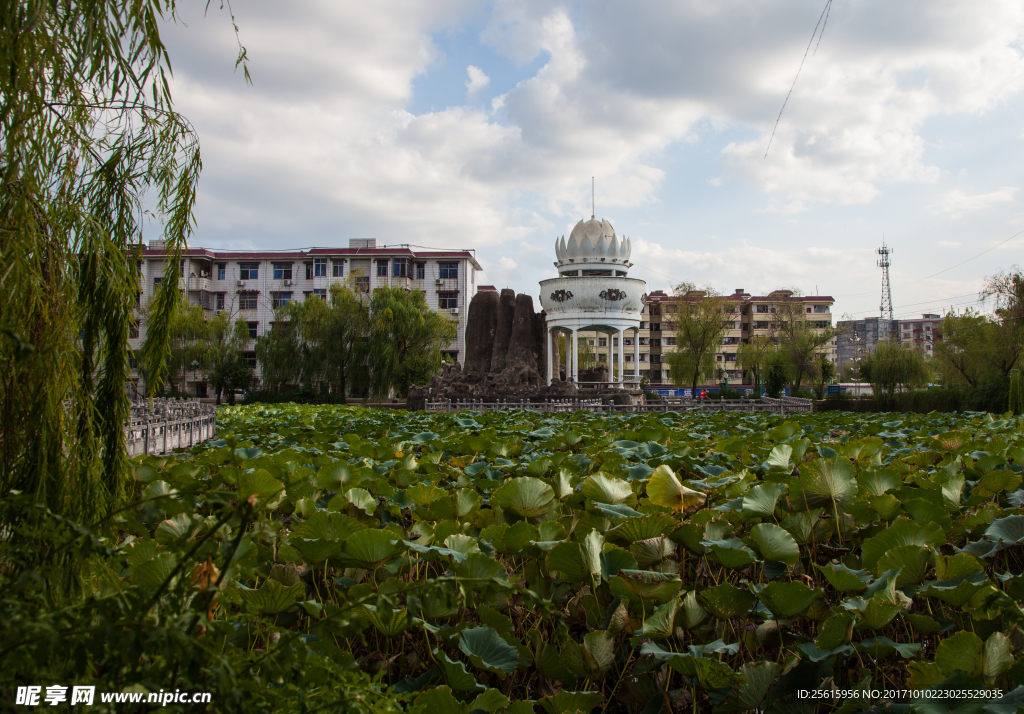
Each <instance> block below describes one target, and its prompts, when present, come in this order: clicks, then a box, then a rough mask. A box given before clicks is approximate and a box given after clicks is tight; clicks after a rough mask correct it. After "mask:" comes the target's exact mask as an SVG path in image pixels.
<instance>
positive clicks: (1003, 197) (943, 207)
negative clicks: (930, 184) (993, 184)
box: [930, 186, 1017, 245]
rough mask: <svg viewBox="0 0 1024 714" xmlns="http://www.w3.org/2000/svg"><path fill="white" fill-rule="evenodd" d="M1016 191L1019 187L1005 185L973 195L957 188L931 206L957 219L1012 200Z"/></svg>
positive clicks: (938, 213) (936, 211)
mask: <svg viewBox="0 0 1024 714" xmlns="http://www.w3.org/2000/svg"><path fill="white" fill-rule="evenodd" d="M1016 193H1017V189H1016V188H1014V187H1013V186H1003V187H1002V188H1000V189H997V190H995V191H992V192H991V193H978V194H975V195H973V196H972V195H970V194H967V193H964V192H963V191H961V190H960V189H955V190H953V191H948V192H947V193H945V194H943V196H942V200H941V201H940V202H939V203H938V204H936V205H934V206H930V208H931V210H932V213H934V214H935V215H943V216H946V217H948V218H952V219H956V218H960V217H962V216H964V215H965V214H967V213H974V212H975V211H984V210H987V209H989V208H992V207H993V206H995V205H998V204H1000V203H1007V202H1008V201H1012V200H1013V197H1014V194H1016ZM939 245H943V244H942V243H940V244H939Z"/></svg>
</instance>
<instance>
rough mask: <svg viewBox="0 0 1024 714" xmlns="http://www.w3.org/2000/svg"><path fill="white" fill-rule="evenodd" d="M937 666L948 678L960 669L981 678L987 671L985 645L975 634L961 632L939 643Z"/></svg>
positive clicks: (936, 655)
mask: <svg viewBox="0 0 1024 714" xmlns="http://www.w3.org/2000/svg"><path fill="white" fill-rule="evenodd" d="M935 664H937V665H939V668H940V669H941V670H942V673H943V674H944V675H946V676H947V677H948V676H950V675H951V674H953V672H955V671H956V670H958V669H959V670H963V671H964V672H966V673H967V674H969V675H971V676H972V677H980V676H981V675H982V673H983V672H984V671H985V643H984V642H983V641H982V639H981V638H980V637H978V636H977V635H976V634H974V633H973V632H968V631H965V630H961V631H960V632H957V633H956V634H955V635H953V636H951V637H947V638H946V639H944V640H943V641H942V642H940V643H939V646H938V647H937V648H936V650H935Z"/></svg>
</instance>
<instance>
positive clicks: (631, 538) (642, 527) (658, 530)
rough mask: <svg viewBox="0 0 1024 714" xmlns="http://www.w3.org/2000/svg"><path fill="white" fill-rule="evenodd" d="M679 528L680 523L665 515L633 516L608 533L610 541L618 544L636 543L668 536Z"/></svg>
mask: <svg viewBox="0 0 1024 714" xmlns="http://www.w3.org/2000/svg"><path fill="white" fill-rule="evenodd" d="M678 527H679V522H678V521H676V520H675V519H674V518H672V517H671V516H667V515H665V514H664V513H655V514H653V515H650V516H633V517H629V518H626V519H624V520H623V521H622V522H621V523H620V524H619V525H617V526H616V527H615V528H612V529H611V530H609V531H608V532H607V534H606V535H607V537H608V539H609V540H613V541H615V542H618V543H627V544H628V543H635V542H637V541H638V540H648V539H650V538H657V537H658V536H662V535H668V534H670V533H672V532H673V531H674V530H675V529H676V528H678Z"/></svg>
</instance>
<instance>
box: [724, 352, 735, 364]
mask: <svg viewBox="0 0 1024 714" xmlns="http://www.w3.org/2000/svg"><path fill="white" fill-rule="evenodd" d="M725 361H726V362H735V361H736V354H735V353H727V354H726V355H725Z"/></svg>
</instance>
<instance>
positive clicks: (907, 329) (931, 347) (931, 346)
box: [897, 313, 942, 359]
mask: <svg viewBox="0 0 1024 714" xmlns="http://www.w3.org/2000/svg"><path fill="white" fill-rule="evenodd" d="M941 322H942V316H941V315H935V314H931V313H926V314H923V315H921V318H920V319H915V320H898V321H897V323H898V325H899V336H900V342H902V343H904V344H907V345H910V346H912V347H914V348H915V349H918V350H921V352H922V353H923V354H924V356H925V359H931V358H932V356H933V355H934V354H935V346H936V344H937V343H939V342H941V341H942V331H941V330H940V329H939V324H940V323H941Z"/></svg>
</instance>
